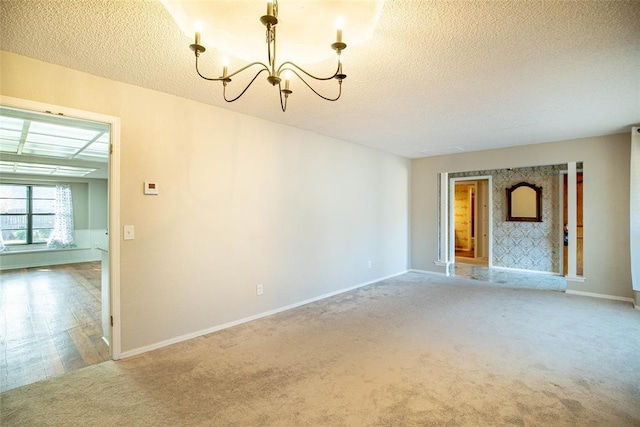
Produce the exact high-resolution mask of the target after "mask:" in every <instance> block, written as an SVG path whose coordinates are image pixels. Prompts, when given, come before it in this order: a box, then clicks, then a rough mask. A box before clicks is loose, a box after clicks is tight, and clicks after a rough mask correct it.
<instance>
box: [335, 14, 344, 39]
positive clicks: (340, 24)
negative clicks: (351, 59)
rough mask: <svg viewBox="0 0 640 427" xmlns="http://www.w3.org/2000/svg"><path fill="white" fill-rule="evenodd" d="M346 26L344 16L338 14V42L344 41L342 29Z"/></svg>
mask: <svg viewBox="0 0 640 427" xmlns="http://www.w3.org/2000/svg"><path fill="white" fill-rule="evenodd" d="M343 28H344V18H343V17H342V16H338V19H336V43H342V29H343Z"/></svg>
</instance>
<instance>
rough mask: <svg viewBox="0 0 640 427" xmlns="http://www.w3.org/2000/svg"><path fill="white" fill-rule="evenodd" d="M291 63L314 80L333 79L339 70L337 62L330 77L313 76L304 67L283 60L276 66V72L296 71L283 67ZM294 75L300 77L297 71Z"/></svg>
mask: <svg viewBox="0 0 640 427" xmlns="http://www.w3.org/2000/svg"><path fill="white" fill-rule="evenodd" d="M287 64H288V65H291V66H292V67H295V68H296V69H298V70H300V71H302V72H303V73H305V74H306V75H307V76H309V77H311V78H312V79H315V80H320V81H322V80H331V79H335V78H336V76H337V75H338V72H339V71H340V63H338V68H337V69H336V72H335V73H334V74H333V75H332V76H331V77H317V76H314V75H313V74H311V73H309V72H308V71H306V70H305V69H304V68H302V67H300V66H299V65H296V64H295V63H293V62H291V61H287V62H283V63H282V64H280V67H278V74H280V72H282V71H284V70H290V71H292V72H294V73H296V71H295V70H294V69H293V68H290V67H285V65H287ZM296 75H297V76H298V77H300V75H299V74H298V73H296ZM300 79H302V77H300Z"/></svg>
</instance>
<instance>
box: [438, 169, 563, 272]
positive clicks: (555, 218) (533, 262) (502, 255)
mask: <svg viewBox="0 0 640 427" xmlns="http://www.w3.org/2000/svg"><path fill="white" fill-rule="evenodd" d="M563 169H566V167H565V166H564V165H555V166H537V167H528V168H518V169H499V170H483V171H470V172H462V173H454V174H450V175H449V176H450V177H451V178H457V177H465V176H481V175H491V176H492V177H493V188H492V191H493V241H492V243H493V262H492V263H493V265H494V266H496V267H510V268H520V269H525V270H536V271H545V272H553V273H559V272H560V269H561V266H560V252H559V251H560V246H559V245H558V240H559V238H560V237H559V230H560V229H561V227H562V218H561V217H560V212H559V203H560V200H559V196H558V189H559V185H560V184H559V182H560V181H559V179H560V174H559V171H561V170H563ZM523 181H525V182H528V183H531V184H535V185H537V186H539V187H542V222H511V221H506V218H507V199H506V189H507V188H508V187H511V186H513V185H514V184H518V183H519V182H523Z"/></svg>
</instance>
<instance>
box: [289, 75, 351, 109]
mask: <svg viewBox="0 0 640 427" xmlns="http://www.w3.org/2000/svg"><path fill="white" fill-rule="evenodd" d="M288 69H289V70H290V71H291V72H292V73H294V74H295V75H296V76H298V78H299V79H300V80H301V81H302V83H304V84H305V85H307V87H308V88H309V89H311V91H312V92H313V93H315V94H316V95H318V96H319V97H320V98H322V99H324V100H325V101H337V100H338V99H340V96H341V95H342V80H338V96H336V97H335V98H328V97H326V96H323V95H321V94H320V93H319V92H318V91H317V90H315V89H314V88H313V87H311V85H310V84H309V83H307V81H306V80H305V79H303V78H302V76H301V75H300V74H298V73H297V72H296V70H294V69H291V68H288Z"/></svg>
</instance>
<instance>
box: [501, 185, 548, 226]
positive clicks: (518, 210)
mask: <svg viewBox="0 0 640 427" xmlns="http://www.w3.org/2000/svg"><path fill="white" fill-rule="evenodd" d="M507 221H528V222H542V187H538V186H536V185H533V184H529V183H527V182H521V183H519V184H516V185H514V186H513V187H510V188H507Z"/></svg>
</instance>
